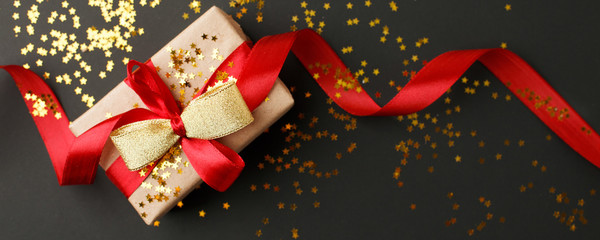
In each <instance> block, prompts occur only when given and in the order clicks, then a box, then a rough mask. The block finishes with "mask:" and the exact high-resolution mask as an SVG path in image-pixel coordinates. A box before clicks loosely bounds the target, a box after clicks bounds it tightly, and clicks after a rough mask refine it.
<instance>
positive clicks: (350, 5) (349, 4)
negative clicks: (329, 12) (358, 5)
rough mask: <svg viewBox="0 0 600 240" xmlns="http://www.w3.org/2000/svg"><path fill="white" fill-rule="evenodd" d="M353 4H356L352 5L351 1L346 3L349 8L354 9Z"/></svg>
mask: <svg viewBox="0 0 600 240" xmlns="http://www.w3.org/2000/svg"><path fill="white" fill-rule="evenodd" d="M352 6H354V5H352V3H351V2H349V3H348V4H346V8H347V9H352Z"/></svg>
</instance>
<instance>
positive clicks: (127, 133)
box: [110, 81, 254, 171]
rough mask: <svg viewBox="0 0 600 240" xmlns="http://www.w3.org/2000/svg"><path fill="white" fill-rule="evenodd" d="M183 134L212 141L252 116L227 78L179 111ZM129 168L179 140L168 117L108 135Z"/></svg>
mask: <svg viewBox="0 0 600 240" xmlns="http://www.w3.org/2000/svg"><path fill="white" fill-rule="evenodd" d="M181 120H182V122H183V125H184V127H185V132H186V137H188V138H199V139H204V140H211V139H216V138H220V137H223V136H226V135H229V134H231V133H234V132H236V131H238V130H240V129H242V128H244V127H245V126H247V125H248V124H250V123H251V122H252V121H253V120H254V118H253V117H252V113H251V112H250V110H249V109H248V106H247V105H246V102H245V101H244V98H243V97H242V95H241V93H240V91H239V90H238V88H237V86H236V85H235V81H228V82H226V83H224V84H222V85H220V86H216V87H215V88H212V89H209V90H208V91H207V92H206V93H204V94H202V95H200V96H198V97H197V98H194V99H193V100H192V101H191V102H190V104H189V105H188V106H187V107H186V108H185V109H184V110H183V112H182V113H181ZM110 138H111V140H112V141H113V143H114V144H115V146H116V147H117V149H118V150H119V152H120V153H121V157H122V158H123V161H124V162H125V165H127V168H128V169H129V170H131V171H135V170H139V169H141V168H143V167H145V166H146V165H148V164H150V163H151V162H154V161H156V160H158V159H160V158H161V157H162V156H163V155H164V154H165V153H167V152H168V151H169V148H170V147H171V146H173V145H174V144H175V143H177V141H179V138H180V136H179V135H177V134H176V133H175V132H174V130H173V128H172V127H171V120H170V119H162V118H159V119H149V120H144V121H139V122H134V123H130V124H127V125H123V126H122V127H120V128H118V129H116V130H114V131H112V132H111V134H110Z"/></svg>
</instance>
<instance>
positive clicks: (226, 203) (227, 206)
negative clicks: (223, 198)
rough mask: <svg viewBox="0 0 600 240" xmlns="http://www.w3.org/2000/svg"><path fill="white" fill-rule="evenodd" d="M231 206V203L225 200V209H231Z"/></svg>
mask: <svg viewBox="0 0 600 240" xmlns="http://www.w3.org/2000/svg"><path fill="white" fill-rule="evenodd" d="M229 207H231V206H230V205H229V203H228V202H225V203H223V208H224V209H225V210H229Z"/></svg>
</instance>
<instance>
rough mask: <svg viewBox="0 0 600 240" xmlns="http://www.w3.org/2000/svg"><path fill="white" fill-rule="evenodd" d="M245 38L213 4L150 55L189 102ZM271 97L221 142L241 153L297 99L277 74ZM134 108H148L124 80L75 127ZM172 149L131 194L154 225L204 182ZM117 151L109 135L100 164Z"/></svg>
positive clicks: (106, 164)
mask: <svg viewBox="0 0 600 240" xmlns="http://www.w3.org/2000/svg"><path fill="white" fill-rule="evenodd" d="M246 40H248V38H247V37H246V35H245V34H244V33H243V31H242V29H241V28H240V26H239V25H238V24H237V23H236V22H235V21H234V20H233V19H232V18H231V17H230V16H229V15H227V14H226V13H224V12H223V11H222V10H221V9H219V8H217V7H212V8H211V9H209V10H208V11H206V13H204V14H203V15H202V16H201V17H200V18H198V19H197V20H196V21H194V22H193V23H192V24H190V26H188V27H187V28H186V29H185V30H184V31H183V32H181V33H180V34H179V35H178V36H177V37H175V38H174V39H173V40H172V41H171V42H169V43H168V44H167V45H166V46H165V47H163V48H162V49H161V50H160V51H159V52H157V53H156V54H155V55H154V56H152V58H151V60H152V62H153V63H154V65H155V66H156V67H157V69H158V73H159V75H160V76H161V77H162V78H163V80H164V81H165V83H166V84H167V86H169V87H170V88H171V91H172V93H173V97H174V98H175V99H177V100H179V101H182V102H183V103H184V104H186V103H187V102H189V101H190V100H191V99H192V96H193V95H194V90H195V89H199V88H201V87H202V85H203V84H204V81H205V80H207V79H208V78H209V77H210V76H211V75H212V71H211V70H212V69H214V68H217V67H218V66H219V65H220V64H221V63H222V62H223V61H224V59H225V58H227V56H229V54H230V53H231V52H233V51H234V50H235V49H236V48H237V47H238V46H239V45H240V44H242V43H243V42H244V41H246ZM192 58H194V60H191V59H192ZM174 59H175V60H174ZM194 62H195V63H194ZM213 71H214V70H213ZM268 99H269V100H268V101H266V102H263V103H262V104H261V105H260V106H259V107H258V108H256V109H255V110H254V111H253V112H252V115H253V116H254V122H253V123H252V124H250V125H249V126H247V127H245V128H243V129H242V130H240V131H238V132H235V133H233V134H231V135H228V136H225V137H223V138H220V139H218V141H219V142H221V143H223V144H224V145H226V146H228V147H230V148H231V149H233V150H234V151H236V152H240V151H241V150H242V149H244V147H246V146H247V145H248V144H249V143H250V142H252V141H253V140H254V139H255V138H256V137H258V136H259V135H260V134H261V133H263V132H264V130H265V129H267V128H268V127H269V126H271V125H272V124H273V123H274V122H275V121H277V119H279V118H280V117H281V116H283V115H284V114H285V113H286V112H287V111H288V110H289V109H290V108H291V107H292V105H293V103H294V100H293V98H292V96H291V94H290V92H289V91H288V89H287V87H286V86H285V85H284V84H283V82H281V80H279V79H277V81H276V83H275V85H274V87H273V89H272V90H271V92H270V93H269V96H268ZM135 107H142V108H145V106H144V104H143V103H142V101H141V100H140V98H139V97H138V96H137V95H136V94H135V92H134V91H133V90H131V89H130V88H129V87H128V86H127V85H126V84H125V83H124V82H121V83H119V84H118V85H117V86H116V87H115V88H114V89H112V90H111V91H110V92H109V93H108V94H107V95H106V96H105V97H104V98H102V99H101V100H100V101H99V102H98V103H97V104H96V105H95V106H94V107H92V108H91V109H89V110H88V111H87V112H85V113H84V114H83V115H82V116H81V117H79V118H78V119H76V120H75V121H73V123H72V124H71V126H70V128H71V131H72V132H73V133H74V134H75V135H76V136H79V135H80V134H82V133H83V132H85V131H86V130H88V129H89V128H91V127H92V126H94V125H96V124H98V123H99V122H101V121H103V120H105V119H106V118H107V117H108V116H115V115H118V114H121V113H124V112H126V111H128V110H130V109H132V108H135ZM171 150H172V151H171V154H167V155H166V156H165V157H164V158H163V160H161V161H157V164H158V165H157V167H155V168H154V169H155V170H153V172H152V173H151V174H150V175H149V176H148V177H147V178H146V179H145V180H144V182H143V183H142V185H141V186H140V187H138V188H137V189H136V190H135V192H134V193H133V194H132V195H131V196H130V197H129V202H130V203H131V204H132V205H133V207H134V208H135V209H136V211H137V212H138V213H139V214H140V216H141V217H142V219H143V220H144V222H146V224H152V223H153V222H154V221H156V220H157V219H158V218H160V217H161V216H162V215H164V214H165V213H167V212H168V211H169V210H170V209H171V208H173V207H174V206H175V205H176V204H177V203H178V202H179V201H181V200H182V199H183V198H184V197H185V196H186V195H187V194H189V193H190V192H191V191H192V190H194V189H195V188H196V187H197V186H199V185H200V184H201V183H202V179H200V177H199V176H198V175H197V174H196V172H195V171H194V169H193V167H192V166H191V164H189V162H188V161H187V157H186V156H185V153H183V151H181V150H180V148H177V147H174V148H173V149H171ZM118 156H119V152H118V151H117V150H116V148H115V147H114V145H113V144H112V142H111V141H110V140H108V141H107V143H106V145H105V147H104V149H103V152H102V157H101V159H100V166H101V167H102V168H104V169H107V168H108V167H109V166H110V165H111V164H112V163H113V162H114V161H115V160H116V159H117V157H118Z"/></svg>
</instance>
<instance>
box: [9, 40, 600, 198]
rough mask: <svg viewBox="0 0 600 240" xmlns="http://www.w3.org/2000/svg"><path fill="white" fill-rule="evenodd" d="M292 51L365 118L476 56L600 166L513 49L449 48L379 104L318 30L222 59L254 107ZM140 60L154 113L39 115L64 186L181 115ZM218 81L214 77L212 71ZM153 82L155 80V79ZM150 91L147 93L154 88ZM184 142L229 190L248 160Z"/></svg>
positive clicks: (595, 141)
mask: <svg viewBox="0 0 600 240" xmlns="http://www.w3.org/2000/svg"><path fill="white" fill-rule="evenodd" d="M290 50H292V51H293V52H294V54H295V55H296V57H298V59H299V60H300V61H301V62H302V64H303V65H304V66H305V67H306V69H307V70H308V71H309V72H310V73H311V75H313V76H316V75H315V74H318V75H319V77H318V78H315V80H316V81H317V83H318V84H319V85H320V86H321V88H323V90H324V91H325V92H326V93H327V95H328V96H329V97H331V99H333V100H334V102H336V104H338V105H339V106H340V107H342V108H343V109H344V110H346V111H347V112H349V113H351V114H354V115H358V116H390V115H402V114H410V113H413V112H417V111H420V110H422V109H423V108H425V107H427V106H428V105H430V104H431V103H433V102H434V101H435V100H437V99H438V98H439V97H440V96H441V95H442V94H443V93H444V92H445V91H446V90H447V89H448V88H449V87H450V86H451V85H452V84H453V83H454V82H456V80H457V79H458V78H460V76H462V74H463V73H464V72H465V71H466V70H467V69H468V68H469V67H470V66H471V65H472V64H473V63H474V62H475V61H480V62H481V63H483V64H484V65H485V66H486V67H487V68H488V69H489V70H490V71H491V72H492V73H494V74H495V75H496V77H498V79H499V80H500V81H502V82H503V83H504V84H505V85H506V86H507V87H508V88H509V89H510V90H511V91H512V92H513V93H514V94H515V95H516V96H517V97H518V98H519V99H520V100H521V101H522V102H523V103H524V104H525V105H526V106H527V107H528V108H529V109H530V110H531V111H532V112H533V113H534V114H536V116H538V117H539V118H540V119H541V120H542V121H543V122H544V123H545V124H546V125H547V126H548V127H549V128H550V129H551V130H552V131H554V132H555V133H556V134H557V135H558V136H559V137H560V138H561V139H563V140H564V141H565V142H566V143H567V144H568V145H569V146H571V147H572V148H573V149H574V150H575V151H576V152H578V153H579V154H581V155H582V156H583V157H584V158H586V159H587V160H588V161H590V162H591V163H593V164H594V165H596V166H597V167H600V148H598V146H600V136H598V134H597V133H596V132H595V131H594V130H593V129H592V128H591V127H590V126H589V125H588V124H587V123H586V122H585V121H584V120H583V119H582V118H581V117H580V116H579V115H578V114H577V113H576V112H575V111H574V110H573V109H572V108H571V107H570V106H569V105H568V104H567V103H566V102H565V101H564V99H562V98H561V97H560V95H558V93H557V92H556V91H554V90H553V89H552V87H550V86H549V85H548V84H547V83H546V81H545V80H544V79H543V78H542V77H541V76H540V75H539V74H538V73H537V72H536V71H535V70H533V68H531V66H529V65H528V64H527V63H526V62H525V61H524V60H523V59H521V58H520V57H518V56H517V55H515V54H514V53H512V52H510V51H508V50H504V49H478V50H461V51H451V52H447V53H444V54H442V55H440V56H438V57H436V58H435V59H433V60H431V61H430V62H429V63H428V64H427V65H426V66H425V67H423V69H421V71H419V72H418V73H417V74H416V75H415V76H414V78H413V79H411V81H410V82H409V83H408V84H406V86H404V88H403V89H402V90H401V91H400V92H399V93H398V94H397V95H396V96H395V97H394V98H393V99H392V100H391V101H390V102H389V103H388V104H386V105H385V106H383V107H380V106H379V105H377V104H376V103H375V102H374V101H373V99H372V98H371V97H370V96H369V95H368V94H367V93H366V92H364V91H355V90H348V91H345V90H342V89H338V88H336V83H337V81H338V78H340V77H339V76H338V77H337V78H336V77H335V76H334V73H333V72H334V71H335V69H339V70H340V71H341V73H345V74H347V77H350V78H351V77H352V76H351V73H350V72H349V71H348V70H347V68H346V67H345V65H344V64H343V63H342V61H341V60H340V59H339V57H338V56H337V55H336V54H335V52H334V51H333V50H332V49H331V47H330V46H329V45H328V44H327V43H326V42H325V41H324V40H323V39H322V38H321V37H320V36H319V35H318V34H316V33H315V32H314V31H312V30H301V31H297V32H291V33H285V34H279V35H274V36H268V37H264V38H262V39H261V40H259V41H258V42H257V43H256V44H255V46H254V47H253V48H250V44H249V43H246V44H242V45H241V46H240V47H238V48H237V49H236V50H235V51H234V52H233V53H232V54H231V55H230V56H228V58H227V59H226V60H225V61H224V62H225V63H227V62H229V61H234V62H235V67H234V68H231V67H229V66H227V64H222V65H221V66H219V68H218V70H222V71H226V72H228V73H229V74H230V75H234V76H239V77H238V79H239V80H238V83H237V85H238V88H239V89H240V92H241V93H242V95H243V96H244V100H245V101H246V103H247V104H248V107H249V108H250V109H251V110H253V109H255V108H256V107H257V106H258V105H259V104H260V103H261V102H262V101H263V100H264V99H265V98H266V97H267V95H268V93H269V91H270V90H271V88H272V86H273V84H274V82H275V80H276V78H277V75H278V74H279V71H280V70H281V67H282V66H283V62H284V60H285V58H286V56H287V55H288V52H289V51H290ZM317 63H318V64H326V65H327V64H329V65H328V66H329V67H330V69H332V70H334V71H330V72H325V71H323V69H322V68H318V67H316V68H315V67H312V68H311V66H316V64H317ZM139 66H140V69H142V71H137V72H140V73H139V74H138V73H134V75H135V78H136V79H137V78H140V79H141V81H144V82H147V83H146V84H150V85H147V86H143V84H135V83H134V84H131V83H129V85H130V86H132V87H133V88H134V89H135V88H138V89H145V90H147V89H146V88H149V89H151V91H150V92H151V94H149V95H148V96H146V97H142V99H149V100H148V101H149V102H148V103H146V100H145V101H144V103H145V104H146V105H148V106H149V108H150V109H151V110H152V111H148V110H144V109H134V110H131V111H130V112H127V113H125V114H122V115H119V116H115V117H113V118H110V119H107V120H106V121H104V122H102V123H100V124H98V125H96V126H94V127H93V128H92V129H90V130H88V131H87V132H85V133H84V134H82V135H81V136H79V137H77V138H75V137H74V136H73V134H72V133H71V132H70V131H69V129H68V120H67V119H66V118H65V117H63V118H61V119H55V118H52V117H51V116H50V117H33V119H34V121H35V123H36V125H37V127H38V130H39V131H40V134H41V135H42V139H43V140H44V143H45V144H46V148H47V149H48V153H49V154H50V157H51V159H52V162H53V165H54V168H55V171H56V172H57V176H58V179H59V183H60V184H61V185H66V184H86V183H91V182H92V181H93V178H94V174H95V172H96V167H97V163H98V159H99V157H100V154H101V152H102V148H103V144H104V142H105V141H106V139H107V137H108V135H109V134H110V132H111V131H112V130H113V129H115V128H118V127H119V126H122V125H124V124H126V123H130V122H134V121H140V120H145V119H152V118H168V119H176V118H177V116H178V114H179V111H180V110H179V109H178V108H176V107H173V106H172V104H171V103H168V101H173V102H174V100H172V96H171V95H170V92H169V93H168V94H167V92H168V89H167V91H163V90H161V89H160V88H161V87H160V86H159V85H161V84H159V83H158V81H157V80H159V78H157V76H158V75H157V74H156V73H155V71H151V70H149V69H148V68H150V69H151V68H153V66H152V63H151V62H148V63H147V65H143V64H139ZM1 68H4V69H5V70H6V71H8V72H9V73H10V74H11V75H12V77H13V79H14V80H15V82H16V83H17V86H18V87H19V89H20V91H21V94H22V95H23V96H24V95H25V93H27V92H28V91H32V92H33V93H35V94H49V96H50V97H51V98H52V99H54V102H56V103H57V105H58V106H57V109H56V110H57V111H58V112H60V113H62V115H63V116H65V115H64V112H63V110H62V107H61V106H60V104H58V100H56V97H55V96H54V94H53V93H52V91H51V90H50V89H49V88H48V86H47V85H46V84H45V83H44V82H43V80H41V79H40V78H39V77H38V76H37V75H35V74H34V73H33V72H31V71H29V70H26V69H23V68H21V67H19V66H2V67H1ZM130 79H132V78H130ZM152 80H153V81H152ZM212 81H214V76H213V77H211V82H212ZM148 82H149V83H148ZM153 83H156V85H152V84H153ZM209 83H210V82H209ZM162 85H163V86H164V84H162ZM165 88H166V87H165ZM360 89H361V90H362V88H360ZM145 90H143V91H142V92H146V93H148V92H147V91H145ZM136 92H137V90H136ZM138 94H140V93H138ZM336 94H340V97H339V98H338V97H336ZM142 95H145V93H142ZM142 95H140V96H142ZM167 95H168V97H167ZM161 99H162V100H161ZM165 99H171V100H165ZM163 101H166V102H163ZM26 103H27V106H28V107H29V109H30V111H33V107H32V105H33V104H32V103H31V102H27V101H26ZM175 105H176V104H175ZM151 106H152V107H151ZM153 108H154V109H153ZM173 126H174V128H177V121H176V120H175V121H173ZM182 147H183V148H184V152H185V153H186V155H187V156H188V158H190V162H191V163H192V165H193V166H194V169H195V170H196V171H197V172H198V174H199V176H200V177H201V178H202V179H203V180H204V181H205V182H207V183H208V184H209V185H210V186H211V187H213V188H216V189H217V190H225V189H226V188H227V187H228V186H229V185H230V184H231V183H232V182H233V181H234V180H235V178H236V177H237V176H238V174H239V171H241V167H243V161H242V160H241V158H239V156H238V155H237V154H236V153H235V152H233V151H231V149H229V148H227V147H225V146H223V145H221V144H219V143H218V142H216V141H205V140H198V139H187V138H186V139H183V140H182ZM206 156H214V157H206ZM192 158H194V160H192ZM219 159H220V160H219ZM225 159H227V161H225ZM124 166H125V164H124V163H123V162H122V159H120V158H119V159H118V160H117V161H116V162H115V163H113V165H111V167H110V168H109V169H108V171H107V173H109V177H110V178H111V180H113V182H115V184H116V185H117V186H118V187H119V189H121V191H123V193H124V194H125V195H126V196H129V194H131V193H132V192H133V191H134V190H135V189H136V188H137V187H138V186H139V185H140V184H141V182H142V181H143V178H140V177H139V175H137V173H135V172H129V171H128V170H126V168H124ZM140 179H141V180H140ZM128 193H129V194H128Z"/></svg>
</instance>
